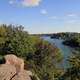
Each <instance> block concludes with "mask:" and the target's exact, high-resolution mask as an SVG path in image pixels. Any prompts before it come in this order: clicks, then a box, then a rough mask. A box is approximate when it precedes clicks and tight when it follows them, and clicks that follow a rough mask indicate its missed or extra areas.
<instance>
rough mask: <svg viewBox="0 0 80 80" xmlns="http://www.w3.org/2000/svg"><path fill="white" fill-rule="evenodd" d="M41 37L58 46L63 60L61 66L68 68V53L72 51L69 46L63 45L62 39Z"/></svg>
mask: <svg viewBox="0 0 80 80" xmlns="http://www.w3.org/2000/svg"><path fill="white" fill-rule="evenodd" d="M42 39H44V40H46V41H48V42H49V43H51V44H52V45H55V46H56V47H58V48H59V49H60V52H61V54H62V56H63V60H62V62H61V66H62V67H63V68H64V69H65V68H68V67H69V65H68V61H67V59H68V57H69V56H70V54H71V53H72V50H71V48H70V47H68V46H65V45H63V44H62V42H63V40H62V39H51V38H50V37H42Z"/></svg>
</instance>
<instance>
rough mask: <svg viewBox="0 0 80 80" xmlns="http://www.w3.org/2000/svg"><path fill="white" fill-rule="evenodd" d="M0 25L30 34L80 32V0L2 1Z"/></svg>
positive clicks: (0, 0) (0, 1)
mask: <svg viewBox="0 0 80 80" xmlns="http://www.w3.org/2000/svg"><path fill="white" fill-rule="evenodd" d="M0 24H16V25H23V26H24V29H25V30H27V31H28V32H29V33H30V34H32V33H33V34H36V33H55V32H80V0H0Z"/></svg>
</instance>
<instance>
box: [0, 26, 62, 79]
mask: <svg viewBox="0 0 80 80" xmlns="http://www.w3.org/2000/svg"><path fill="white" fill-rule="evenodd" d="M6 54H15V55H17V56H19V57H22V58H24V60H25V68H28V69H30V70H32V71H33V73H34V75H36V77H39V78H40V80H54V78H55V77H56V76H55V75H60V72H59V73H58V68H56V66H57V64H58V63H59V61H60V60H61V54H60V52H59V49H58V48H57V47H55V46H52V45H51V44H49V43H48V42H46V41H44V40H42V39H40V38H39V37H35V36H30V35H29V34H28V32H26V31H24V29H23V26H21V25H20V26H16V25H4V24H3V25H0V55H2V56H3V55H6ZM26 65H27V66H26ZM55 72H56V74H55Z"/></svg>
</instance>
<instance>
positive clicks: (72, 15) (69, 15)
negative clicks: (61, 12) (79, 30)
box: [67, 14, 77, 17]
mask: <svg viewBox="0 0 80 80" xmlns="http://www.w3.org/2000/svg"><path fill="white" fill-rule="evenodd" d="M67 17H77V15H76V14H68V15H67Z"/></svg>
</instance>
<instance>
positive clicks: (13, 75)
mask: <svg viewBox="0 0 80 80" xmlns="http://www.w3.org/2000/svg"><path fill="white" fill-rule="evenodd" d="M7 56H8V57H7V58H5V57H6V56H5V57H4V58H5V60H6V63H5V64H0V80H31V78H30V75H31V73H32V72H31V71H27V70H24V67H23V69H22V67H21V66H23V64H24V63H23V61H22V60H21V59H19V58H17V57H16V56H15V55H7ZM10 56H15V57H14V58H16V59H14V58H13V57H12V58H13V59H11V58H10ZM9 58H10V59H9ZM20 61H21V62H20ZM16 67H19V69H18V68H16ZM17 69H18V70H17ZM20 69H21V70H20Z"/></svg>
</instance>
